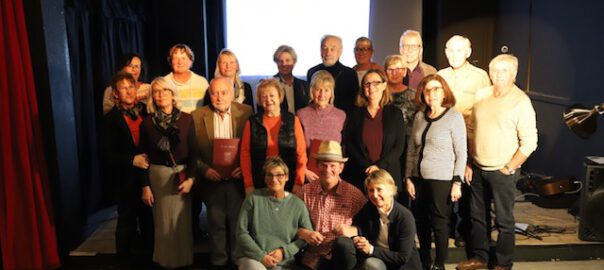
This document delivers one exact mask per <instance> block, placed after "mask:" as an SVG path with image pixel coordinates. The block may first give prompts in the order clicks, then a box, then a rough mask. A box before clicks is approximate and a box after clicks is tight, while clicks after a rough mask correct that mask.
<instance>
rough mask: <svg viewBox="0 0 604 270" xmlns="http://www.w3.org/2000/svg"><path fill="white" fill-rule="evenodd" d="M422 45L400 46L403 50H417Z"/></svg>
mask: <svg viewBox="0 0 604 270" xmlns="http://www.w3.org/2000/svg"><path fill="white" fill-rule="evenodd" d="M421 46H422V45H419V44H403V46H401V47H402V48H403V50H417V49H419V48H420V47H421Z"/></svg>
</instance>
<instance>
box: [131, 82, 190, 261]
mask: <svg viewBox="0 0 604 270" xmlns="http://www.w3.org/2000/svg"><path fill="white" fill-rule="evenodd" d="M151 89H152V90H151V97H149V99H148V101H147V112H148V113H149V115H148V116H147V117H146V118H145V119H144V120H143V123H142V124H141V127H140V133H141V141H140V145H141V149H142V152H143V153H146V154H147V156H148V158H149V169H148V171H147V173H146V174H145V177H144V178H143V183H142V185H143V194H142V199H143V202H144V203H145V204H146V205H148V206H150V207H152V208H153V225H154V227H155V228H154V229H155V243H154V244H155V246H154V248H153V261H154V262H156V263H158V264H159V265H160V266H161V267H163V268H179V267H185V266H188V265H191V264H193V232H192V221H191V218H192V217H191V197H190V195H189V191H190V190H191V187H192V186H193V181H194V179H195V166H196V164H197V160H198V159H199V157H198V153H199V151H198V150H197V144H196V142H197V140H196V139H195V127H194V125H193V118H191V115H190V114H188V113H185V112H182V111H181V110H180V108H179V107H180V104H179V103H177V101H176V100H177V92H176V91H177V90H176V85H175V84H174V83H173V82H172V81H171V80H169V79H167V78H165V77H157V78H155V80H153V82H151Z"/></svg>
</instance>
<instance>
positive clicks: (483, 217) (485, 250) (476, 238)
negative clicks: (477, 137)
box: [470, 166, 520, 268]
mask: <svg viewBox="0 0 604 270" xmlns="http://www.w3.org/2000/svg"><path fill="white" fill-rule="evenodd" d="M473 167H474V168H473V170H474V172H473V176H472V183H471V184H472V185H471V186H470V187H471V189H472V198H471V216H472V238H471V239H472V249H473V250H472V251H473V254H474V256H475V257H478V258H480V259H482V260H484V261H489V243H490V241H491V230H490V226H489V224H490V222H491V202H493V203H494V204H495V214H496V215H495V226H496V227H497V230H498V231H499V234H498V236H497V245H496V247H495V256H496V258H495V259H496V262H495V263H496V264H498V265H502V266H504V267H508V268H511V267H512V265H513V257H514V246H515V241H516V238H515V229H516V221H515V220H514V200H515V191H516V182H517V181H518V178H519V177H520V170H518V171H516V173H515V174H514V175H505V174H503V173H501V172H500V171H499V170H496V171H484V170H481V169H480V168H478V167H476V166H473Z"/></svg>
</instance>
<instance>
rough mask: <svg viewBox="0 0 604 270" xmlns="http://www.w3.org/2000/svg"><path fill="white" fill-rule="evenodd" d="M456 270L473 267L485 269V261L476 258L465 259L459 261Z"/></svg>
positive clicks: (465, 269) (468, 269)
mask: <svg viewBox="0 0 604 270" xmlns="http://www.w3.org/2000/svg"><path fill="white" fill-rule="evenodd" d="M455 269H457V270H475V269H487V262H485V261H483V260H481V259H478V258H471V259H469V260H467V261H463V262H460V263H459V264H458V265H457V267H455Z"/></svg>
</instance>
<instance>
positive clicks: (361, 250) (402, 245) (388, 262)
mask: <svg viewBox="0 0 604 270" xmlns="http://www.w3.org/2000/svg"><path fill="white" fill-rule="evenodd" d="M364 185H365V191H366V192H367V197H368V198H369V202H370V203H367V204H365V206H364V207H363V208H362V209H361V211H359V213H357V214H356V215H355V216H354V218H353V220H352V228H349V229H350V231H352V232H354V231H356V234H355V235H352V236H351V238H352V245H353V246H354V250H352V247H349V249H350V250H346V253H353V254H354V253H356V254H357V256H354V257H353V258H355V259H356V260H358V261H357V263H356V265H357V267H359V269H386V270H400V269H417V270H419V269H421V263H420V259H419V255H418V253H417V250H416V248H415V219H414V218H413V214H411V211H409V209H407V208H406V207H404V206H402V205H401V204H399V203H398V202H397V201H396V200H395V196H396V194H397V187H396V184H395V183H394V179H393V178H392V176H391V175H390V174H389V173H388V172H387V171H386V170H383V169H379V170H376V171H373V172H371V173H369V174H368V175H367V178H365V183H364ZM355 269H356V268H355Z"/></svg>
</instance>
